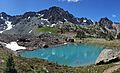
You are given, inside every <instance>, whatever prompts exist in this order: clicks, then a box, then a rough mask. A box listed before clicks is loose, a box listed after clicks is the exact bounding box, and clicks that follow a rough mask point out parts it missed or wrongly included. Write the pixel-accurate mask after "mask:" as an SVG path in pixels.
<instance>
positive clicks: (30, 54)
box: [20, 44, 103, 67]
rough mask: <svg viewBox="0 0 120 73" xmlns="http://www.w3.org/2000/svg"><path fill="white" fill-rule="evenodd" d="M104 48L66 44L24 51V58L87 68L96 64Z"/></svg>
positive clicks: (22, 54)
mask: <svg viewBox="0 0 120 73" xmlns="http://www.w3.org/2000/svg"><path fill="white" fill-rule="evenodd" d="M102 50H103V47H98V46H96V45H88V44H66V45H61V46H57V47H53V48H47V49H37V50H34V51H23V52H21V53H20V55H21V56H22V57H27V58H39V59H46V60H48V61H50V62H54V63H58V64H60V65H67V66H72V67H76V66H86V65H90V64H94V63H95V61H96V59H97V57H98V56H99V54H100V53H101V51H102Z"/></svg>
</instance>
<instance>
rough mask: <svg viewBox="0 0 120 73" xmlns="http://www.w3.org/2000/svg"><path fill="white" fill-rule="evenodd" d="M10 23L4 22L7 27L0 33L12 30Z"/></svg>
mask: <svg viewBox="0 0 120 73" xmlns="http://www.w3.org/2000/svg"><path fill="white" fill-rule="evenodd" d="M11 23H12V22H10V21H5V24H6V25H7V28H6V29H5V30H3V31H0V33H3V32H4V31H6V30H10V29H12V27H13V26H12V24H11Z"/></svg>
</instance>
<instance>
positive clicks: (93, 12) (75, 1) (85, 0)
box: [0, 0, 120, 22]
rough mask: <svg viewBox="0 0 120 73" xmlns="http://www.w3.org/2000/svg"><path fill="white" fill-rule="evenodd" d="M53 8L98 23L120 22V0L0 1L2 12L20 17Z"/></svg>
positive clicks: (0, 10)
mask: <svg viewBox="0 0 120 73" xmlns="http://www.w3.org/2000/svg"><path fill="white" fill-rule="evenodd" d="M52 6H59V7H61V8H63V9H64V10H68V11H69V12H70V13H71V14H73V15H74V16H76V17H87V18H90V19H92V20H94V21H98V20H99V19H100V18H101V17H108V18H109V19H111V20H113V21H116V22H120V0H0V12H6V13H8V14H10V15H20V14H23V13H24V12H26V11H27V12H28V11H40V10H43V9H48V8H49V7H52Z"/></svg>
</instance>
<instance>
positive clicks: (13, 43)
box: [6, 42, 26, 51]
mask: <svg viewBox="0 0 120 73" xmlns="http://www.w3.org/2000/svg"><path fill="white" fill-rule="evenodd" d="M6 47H7V48H9V49H11V50H13V51H17V50H22V49H26V48H25V47H23V46H19V45H18V44H17V42H11V43H9V44H6Z"/></svg>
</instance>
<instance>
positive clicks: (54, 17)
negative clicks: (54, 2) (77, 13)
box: [38, 6, 78, 24]
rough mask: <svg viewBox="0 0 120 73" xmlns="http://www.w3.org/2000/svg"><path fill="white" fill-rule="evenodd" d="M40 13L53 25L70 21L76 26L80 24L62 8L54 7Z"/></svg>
mask: <svg viewBox="0 0 120 73" xmlns="http://www.w3.org/2000/svg"><path fill="white" fill-rule="evenodd" d="M38 13H40V14H42V15H43V18H45V19H48V21H49V22H50V23H52V24H53V23H57V22H58V21H61V22H65V21H68V22H71V23H75V24H77V23H78V22H77V19H76V18H75V17H74V16H73V15H72V14H70V13H69V12H68V11H65V10H63V9H62V8H60V7H56V6H54V7H51V8H49V9H48V10H47V9H46V10H42V11H40V12H38Z"/></svg>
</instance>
